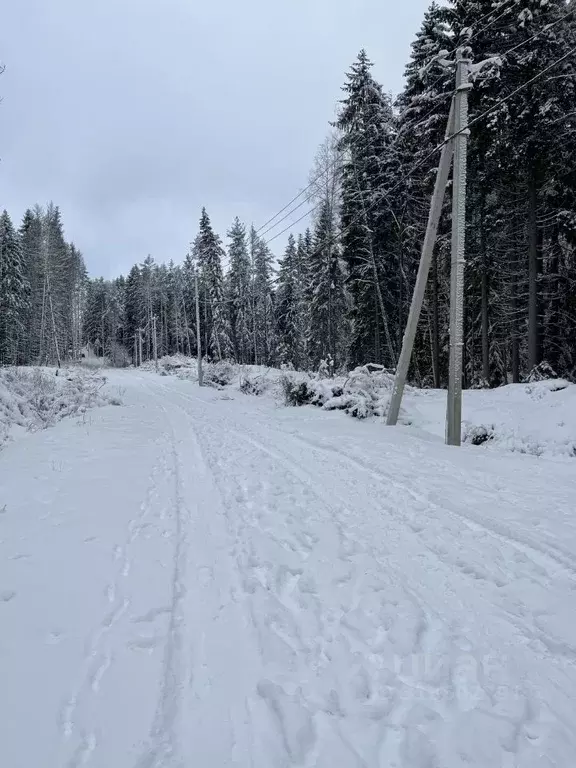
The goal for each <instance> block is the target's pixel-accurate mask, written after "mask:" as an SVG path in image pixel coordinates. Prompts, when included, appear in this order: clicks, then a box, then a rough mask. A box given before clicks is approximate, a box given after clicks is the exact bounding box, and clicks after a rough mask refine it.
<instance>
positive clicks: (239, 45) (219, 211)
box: [0, 0, 429, 277]
mask: <svg viewBox="0 0 576 768" xmlns="http://www.w3.org/2000/svg"><path fill="white" fill-rule="evenodd" d="M428 4H429V0H202V1H200V0H11V2H8V1H7V2H5V3H4V4H3V9H2V25H1V28H0V60H1V61H3V63H4V64H5V65H6V72H5V73H4V75H2V77H1V78H0V95H1V96H2V97H3V101H2V104H1V105H0V157H1V159H2V162H1V164H0V208H3V207H6V208H8V210H9V212H10V213H11V215H12V216H13V217H14V219H15V220H18V221H19V219H20V217H21V215H22V213H23V211H24V209H25V208H26V207H28V206H32V205H33V204H35V203H36V202H39V203H42V204H43V203H46V202H47V201H49V200H53V201H54V202H55V203H56V204H57V205H59V206H60V208H61V210H62V215H63V220H64V225H65V228H66V236H67V238H68V239H70V240H73V241H74V242H75V243H76V244H77V246H78V247H79V248H80V249H81V250H82V252H83V253H84V257H85V259H86V263H87V265H88V269H89V271H90V273H91V274H92V275H100V274H102V275H104V276H105V277H113V276H116V275H118V274H120V273H121V272H126V271H127V270H128V269H129V268H130V266H131V265H132V264H133V263H134V262H139V261H142V260H143V259H144V258H145V257H146V255H147V254H148V253H150V254H152V255H153V256H154V258H155V259H156V260H157V261H168V260H169V259H171V258H172V259H174V260H175V261H181V260H182V258H183V257H184V255H185V254H186V251H187V248H188V244H189V242H190V240H191V239H192V238H193V237H194V235H195V233H196V228H197V222H198V218H199V214H200V209H201V207H202V205H205V206H206V207H207V209H208V212H209V214H210V216H211V218H212V221H213V223H214V225H215V228H216V229H217V230H218V231H219V232H220V234H221V235H223V236H224V235H225V233H226V229H227V228H228V226H229V224H230V223H231V221H232V219H233V217H234V216H235V215H238V216H240V217H241V218H242V219H243V220H245V221H246V222H247V223H251V222H254V223H255V224H256V226H259V225H260V224H263V223H264V222H265V221H266V220H267V219H268V218H269V217H270V216H272V215H273V214H274V213H275V212H276V211H277V210H278V209H279V208H281V207H282V206H283V205H284V204H285V203H286V202H288V200H289V199H290V198H291V197H293V196H294V195H295V194H296V193H297V192H298V191H299V190H300V189H302V187H303V186H305V183H306V180H307V177H308V172H309V168H310V166H311V163H312V160H313V157H314V153H315V151H316V148H317V146H318V144H320V142H321V141H322V140H323V138H324V137H325V135H326V133H327V130H328V121H329V120H330V119H332V118H333V116H334V105H335V102H336V100H337V99H338V98H340V86H341V85H342V83H343V81H344V73H345V71H346V70H347V69H348V68H349V65H350V64H351V62H352V61H353V59H354V58H355V57H356V55H357V53H358V51H359V49H360V48H361V47H365V48H366V49H367V51H368V54H369V56H370V57H371V59H372V60H373V61H374V63H375V70H374V71H375V75H376V77H377V78H378V79H379V80H380V82H381V83H382V84H383V86H384V88H385V89H386V90H388V91H391V92H394V93H397V92H398V91H399V90H400V88H401V86H402V74H403V70H404V65H405V63H406V60H407V57H408V54H409V50H410V42H411V41H412V39H413V37H414V34H415V32H416V31H417V30H418V28H419V26H420V22H421V20H422V15H423V13H424V10H425V8H426V6H427V5H428ZM303 210H304V209H301V210H300V211H299V212H298V214H300V213H301V212H302V211H303ZM298 214H295V216H294V218H297V216H298ZM302 226H303V225H300V226H299V227H298V230H300V228H301V227H302ZM280 228H281V227H280ZM271 234H272V233H271ZM279 243H280V248H281V247H282V241H280V240H279V241H277V242H276V243H275V244H274V245H278V244H279Z"/></svg>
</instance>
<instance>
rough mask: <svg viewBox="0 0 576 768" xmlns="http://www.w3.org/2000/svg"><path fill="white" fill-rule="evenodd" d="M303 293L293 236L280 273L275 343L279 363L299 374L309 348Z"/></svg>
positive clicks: (281, 264)
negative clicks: (303, 318) (303, 322)
mask: <svg viewBox="0 0 576 768" xmlns="http://www.w3.org/2000/svg"><path fill="white" fill-rule="evenodd" d="M302 289H303V284H302V277H301V275H300V274H299V259H298V249H297V247H296V240H295V238H294V236H293V235H290V236H289V238H288V244H287V246H286V251H285V253H284V258H283V259H282V261H281V262H280V270H279V273H278V283H277V289H276V301H275V314H276V340H277V344H278V356H279V360H280V362H281V363H284V364H286V363H289V364H291V365H292V366H293V367H294V368H296V369H297V370H298V369H301V368H302V367H303V365H304V356H305V344H306V337H305V329H304V328H303V325H302V316H303V311H304V295H303V291H302Z"/></svg>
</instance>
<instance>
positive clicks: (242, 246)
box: [227, 217, 252, 363]
mask: <svg viewBox="0 0 576 768" xmlns="http://www.w3.org/2000/svg"><path fill="white" fill-rule="evenodd" d="M228 237H229V239H230V244H229V246H228V259H229V262H230V271H229V274H228V291H227V297H228V302H229V313H230V329H231V335H232V343H233V347H234V353H235V357H236V360H238V362H241V363H248V362H250V360H251V350H252V338H251V333H250V326H251V320H252V317H251V315H252V313H251V301H250V299H251V289H250V256H249V254H248V244H247V242H246V227H245V226H244V224H242V223H241V221H240V219H239V218H238V217H236V218H235V219H234V223H233V224H232V227H231V228H230V230H229V231H228Z"/></svg>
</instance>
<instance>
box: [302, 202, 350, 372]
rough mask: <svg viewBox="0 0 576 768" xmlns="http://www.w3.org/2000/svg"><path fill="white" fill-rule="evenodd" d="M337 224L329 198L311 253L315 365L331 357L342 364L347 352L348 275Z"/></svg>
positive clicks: (311, 329) (311, 328)
mask: <svg viewBox="0 0 576 768" xmlns="http://www.w3.org/2000/svg"><path fill="white" fill-rule="evenodd" d="M333 227H334V221H333V211H332V208H331V204H330V201H329V200H325V202H324V204H323V206H322V208H321V211H320V215H319V218H318V223H317V225H316V228H315V231H314V241H313V244H312V247H311V249H310V251H309V253H308V270H307V272H308V296H307V299H308V303H309V308H310V310H309V311H310V326H309V331H308V350H309V355H310V362H311V364H312V365H313V366H314V367H315V368H316V367H318V365H319V364H320V363H321V361H322V360H328V359H330V360H331V361H332V363H333V365H334V366H337V367H339V366H341V365H343V363H344V361H345V355H346V318H345V315H346V308H347V307H346V297H345V289H344V274H343V270H342V266H341V261H340V254H339V249H338V247H337V245H336V244H335V243H334V230H333Z"/></svg>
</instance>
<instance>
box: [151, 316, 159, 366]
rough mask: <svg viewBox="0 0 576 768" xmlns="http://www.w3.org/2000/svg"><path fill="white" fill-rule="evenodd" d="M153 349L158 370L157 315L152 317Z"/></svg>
mask: <svg viewBox="0 0 576 768" xmlns="http://www.w3.org/2000/svg"><path fill="white" fill-rule="evenodd" d="M152 349H153V350H154V366H155V368H156V370H158V337H157V336H156V315H154V316H153V317H152Z"/></svg>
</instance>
